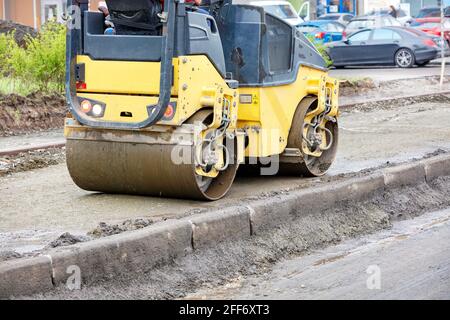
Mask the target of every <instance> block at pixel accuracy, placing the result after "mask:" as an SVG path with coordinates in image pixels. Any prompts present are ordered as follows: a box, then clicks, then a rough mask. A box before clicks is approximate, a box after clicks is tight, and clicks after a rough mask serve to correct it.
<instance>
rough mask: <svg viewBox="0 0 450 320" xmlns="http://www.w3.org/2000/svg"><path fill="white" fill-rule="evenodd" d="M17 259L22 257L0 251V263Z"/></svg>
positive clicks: (15, 253)
mask: <svg viewBox="0 0 450 320" xmlns="http://www.w3.org/2000/svg"><path fill="white" fill-rule="evenodd" d="M19 258H22V255H21V254H20V253H17V252H15V251H0V262H2V261H8V260H13V259H19Z"/></svg>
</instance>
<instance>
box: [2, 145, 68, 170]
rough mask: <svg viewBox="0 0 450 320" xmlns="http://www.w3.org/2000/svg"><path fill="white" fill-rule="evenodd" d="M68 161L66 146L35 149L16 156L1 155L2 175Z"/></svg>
mask: <svg viewBox="0 0 450 320" xmlns="http://www.w3.org/2000/svg"><path fill="white" fill-rule="evenodd" d="M65 161H66V155H65V148H61V149H58V148H53V149H43V150H34V151H29V152H25V153H20V154H18V155H16V156H3V157H2V156H0V177H2V176H6V175H9V174H12V173H16V172H22V171H29V170H34V169H39V168H45V167H48V166H52V165H57V164H60V163H64V162H65Z"/></svg>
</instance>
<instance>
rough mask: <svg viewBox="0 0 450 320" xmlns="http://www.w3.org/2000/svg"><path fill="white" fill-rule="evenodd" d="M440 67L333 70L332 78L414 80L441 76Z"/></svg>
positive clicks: (331, 72)
mask: <svg viewBox="0 0 450 320" xmlns="http://www.w3.org/2000/svg"><path fill="white" fill-rule="evenodd" d="M440 74H441V66H440V65H435V64H433V65H428V66H426V67H422V68H419V67H415V68H411V69H400V68H395V67H347V68H344V69H332V70H331V71H330V76H332V77H337V78H364V77H369V78H372V79H373V80H374V81H391V80H400V79H413V78H420V77H427V76H440ZM445 75H446V76H448V75H450V65H446V69H445Z"/></svg>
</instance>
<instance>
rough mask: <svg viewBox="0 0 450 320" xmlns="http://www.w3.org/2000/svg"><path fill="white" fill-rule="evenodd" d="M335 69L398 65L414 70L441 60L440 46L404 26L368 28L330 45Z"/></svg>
mask: <svg viewBox="0 0 450 320" xmlns="http://www.w3.org/2000/svg"><path fill="white" fill-rule="evenodd" d="M327 51H328V54H329V56H330V58H331V60H333V65H334V66H335V67H344V66H358V65H397V66H398V67H400V68H410V67H412V66H414V64H417V65H419V66H421V65H425V64H427V63H428V62H429V61H430V60H433V59H435V58H436V57H437V54H438V47H437V44H436V43H435V42H434V41H433V40H432V39H431V38H430V37H428V36H426V35H424V36H421V35H419V34H417V33H414V32H410V31H408V28H402V27H384V28H375V29H364V30H361V31H359V32H356V33H354V34H352V35H351V36H350V37H348V38H347V39H346V40H344V41H338V42H331V43H329V44H328V45H327Z"/></svg>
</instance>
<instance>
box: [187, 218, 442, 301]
mask: <svg viewBox="0 0 450 320" xmlns="http://www.w3.org/2000/svg"><path fill="white" fill-rule="evenodd" d="M186 298H187V299H244V300H246V299H249V300H251V299H450V209H447V210H443V211H438V212H431V213H427V214H424V215H422V216H420V217H418V218H416V219H414V220H407V221H402V222H398V223H396V224H394V227H393V228H392V229H391V230H388V231H383V232H380V233H377V234H374V235H371V236H368V237H364V238H361V239H356V240H350V241H347V242H344V243H342V244H340V245H337V246H333V247H329V248H327V249H324V250H320V251H316V252H314V253H312V254H310V255H309V256H305V257H299V258H295V259H292V260H287V261H282V262H280V263H278V264H276V265H275V267H274V268H273V269H272V271H270V272H269V273H266V274H263V275H259V276H254V277H249V278H238V279H235V280H233V281H230V282H228V283H226V284H225V285H221V286H220V287H215V288H212V289H207V290H202V291H199V292H196V293H193V294H190V295H188V296H187V297H186Z"/></svg>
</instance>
